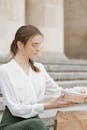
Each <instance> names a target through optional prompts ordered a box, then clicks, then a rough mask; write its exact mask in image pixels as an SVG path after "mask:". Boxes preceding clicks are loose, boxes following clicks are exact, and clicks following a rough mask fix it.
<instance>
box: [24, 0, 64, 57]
mask: <svg viewBox="0 0 87 130" xmlns="http://www.w3.org/2000/svg"><path fill="white" fill-rule="evenodd" d="M63 8H64V7H63V0H38V1H37V0H27V1H26V22H27V24H33V25H35V26H37V27H39V28H40V30H41V31H42V32H43V34H44V48H43V51H44V52H45V54H46V52H47V53H50V54H52V55H53V54H57V56H58V54H61V55H62V56H63V53H64V12H63V10H64V9H63Z"/></svg>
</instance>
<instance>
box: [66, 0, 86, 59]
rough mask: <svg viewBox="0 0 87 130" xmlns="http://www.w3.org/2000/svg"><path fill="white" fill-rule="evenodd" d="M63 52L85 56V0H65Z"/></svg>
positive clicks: (69, 54)
mask: <svg viewBox="0 0 87 130" xmlns="http://www.w3.org/2000/svg"><path fill="white" fill-rule="evenodd" d="M64 8H65V9H64V15H65V22H64V23H65V31H64V34H65V39H64V40H65V53H66V55H67V56H68V57H70V58H87V0H65V1H64Z"/></svg>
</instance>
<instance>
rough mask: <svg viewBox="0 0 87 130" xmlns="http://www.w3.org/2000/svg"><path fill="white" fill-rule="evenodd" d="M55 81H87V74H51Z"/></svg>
mask: <svg viewBox="0 0 87 130" xmlns="http://www.w3.org/2000/svg"><path fill="white" fill-rule="evenodd" d="M49 75H50V76H51V77H52V78H53V79H54V80H56V81H57V80H87V72H49Z"/></svg>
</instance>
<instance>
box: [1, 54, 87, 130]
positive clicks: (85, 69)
mask: <svg viewBox="0 0 87 130" xmlns="http://www.w3.org/2000/svg"><path fill="white" fill-rule="evenodd" d="M37 61H39V62H41V63H43V64H44V66H45V68H46V69H47V71H48V73H49V74H50V75H51V77H52V78H53V79H54V80H55V82H56V83H57V84H58V85H59V86H61V87H63V88H70V87H74V86H87V61H84V60H69V59H67V58H62V59H59V58H57V57H55V58H54V57H47V56H46V57H44V58H38V59H37ZM1 106H2V105H1ZM1 106H0V107H1ZM2 111H3V107H2V108H1V112H2ZM47 113H48V115H50V116H48V117H47V116H46V115H47ZM47 113H46V115H45V113H44V114H42V116H41V118H42V120H43V122H44V123H45V124H46V125H47V126H48V127H49V128H50V130H53V126H54V118H55V117H54V115H55V114H56V110H55V109H54V110H53V112H51V113H49V111H48V112H47ZM52 113H55V114H52ZM51 114H52V116H51Z"/></svg>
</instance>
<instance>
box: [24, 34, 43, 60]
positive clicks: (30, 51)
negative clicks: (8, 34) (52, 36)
mask: <svg viewBox="0 0 87 130" xmlns="http://www.w3.org/2000/svg"><path fill="white" fill-rule="evenodd" d="M41 46H42V36H41V35H36V36H34V37H32V38H30V39H29V40H28V41H27V43H26V45H25V46H24V53H25V56H27V57H28V58H30V59H33V58H35V57H36V56H37V55H38V54H39V52H40V47H41Z"/></svg>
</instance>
